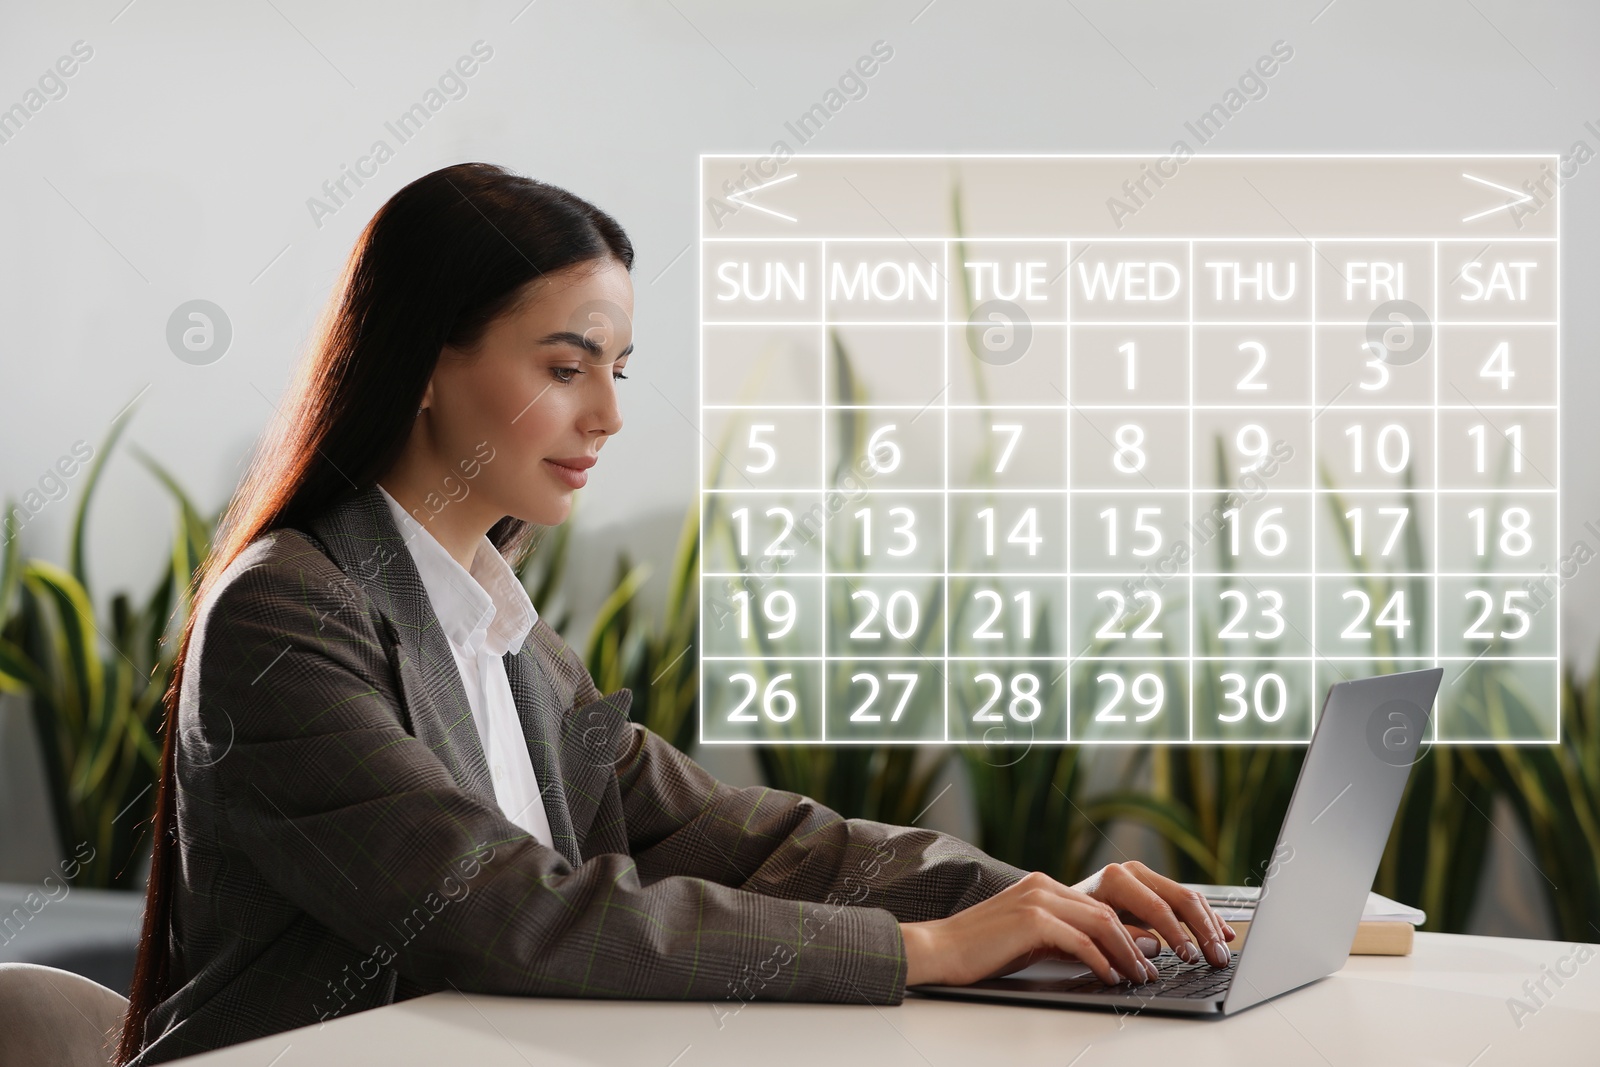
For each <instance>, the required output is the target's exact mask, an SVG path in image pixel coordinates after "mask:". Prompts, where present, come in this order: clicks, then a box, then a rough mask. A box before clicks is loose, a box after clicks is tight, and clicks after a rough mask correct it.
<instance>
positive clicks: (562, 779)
mask: <svg viewBox="0 0 1600 1067" xmlns="http://www.w3.org/2000/svg"><path fill="white" fill-rule="evenodd" d="M534 641H535V638H534V637H533V635H532V634H530V635H529V637H528V639H527V640H526V641H524V642H523V646H522V649H521V650H520V651H519V652H517V653H516V654H514V655H513V654H511V653H507V654H506V657H505V658H506V677H507V678H509V679H510V680H511V692H512V695H513V696H514V697H515V698H516V702H517V711H518V713H519V715H520V716H521V718H522V729H523V733H524V734H525V735H526V737H527V739H528V751H529V752H530V753H531V754H532V755H533V769H534V773H535V774H536V775H538V778H539V783H540V785H539V788H540V791H541V792H542V793H543V794H544V798H545V814H546V815H547V816H548V817H549V819H550V833H551V836H552V837H553V839H554V841H555V845H556V848H557V849H558V850H559V851H560V852H561V854H562V855H564V856H566V857H567V861H568V862H569V863H571V864H573V866H577V865H578V864H579V863H581V862H582V859H583V853H584V850H583V845H584V843H585V842H586V841H587V840H588V838H589V829H590V827H591V826H592V825H593V823H594V818H595V814H596V812H597V811H598V810H599V807H600V805H601V803H602V802H603V800H604V797H605V787H606V784H607V783H608V782H611V781H614V778H615V775H616V766H615V761H616V753H617V751H618V746H619V742H618V734H619V731H621V730H624V729H626V728H627V725H628V721H629V720H628V709H629V708H630V706H631V705H632V702H633V692H632V690H629V689H618V690H617V691H615V692H613V693H610V694H608V695H606V696H603V697H601V698H600V699H599V700H595V701H591V702H590V703H588V704H584V705H581V706H579V705H577V704H575V703H573V702H572V701H570V700H563V699H562V697H561V696H560V694H558V693H557V691H556V688H555V685H554V683H553V681H552V675H551V672H550V671H549V670H547V669H546V668H545V667H544V666H542V665H541V663H540V661H539V657H538V653H537V651H536V650H535V647H534Z"/></svg>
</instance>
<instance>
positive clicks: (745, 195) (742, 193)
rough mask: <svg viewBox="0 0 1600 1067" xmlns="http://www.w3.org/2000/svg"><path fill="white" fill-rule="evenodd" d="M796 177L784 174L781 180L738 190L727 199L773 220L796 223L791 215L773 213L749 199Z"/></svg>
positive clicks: (779, 212)
mask: <svg viewBox="0 0 1600 1067" xmlns="http://www.w3.org/2000/svg"><path fill="white" fill-rule="evenodd" d="M798 177H800V175H798V174H785V175H784V176H783V177H781V178H774V179H772V180H771V181H770V182H762V183H761V184H760V185H757V186H755V187H753V188H750V189H740V190H739V191H738V192H737V193H729V194H728V199H729V200H732V201H733V202H734V203H736V204H738V205H740V206H741V207H747V208H752V209H754V210H756V211H760V212H762V213H763V214H766V215H772V216H774V217H775V218H780V219H783V220H784V221H785V222H794V221H796V219H795V217H794V216H793V215H785V214H784V213H783V212H781V211H774V210H772V209H771V208H770V207H762V206H761V205H760V204H757V203H756V202H755V201H753V200H751V199H750V197H752V196H753V195H755V194H756V193H759V192H760V191H761V190H763V189H770V188H772V187H773V186H774V185H778V184H781V183H783V182H786V181H789V180H790V179H792V178H798Z"/></svg>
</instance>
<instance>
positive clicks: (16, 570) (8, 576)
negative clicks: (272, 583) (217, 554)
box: [0, 407, 214, 888]
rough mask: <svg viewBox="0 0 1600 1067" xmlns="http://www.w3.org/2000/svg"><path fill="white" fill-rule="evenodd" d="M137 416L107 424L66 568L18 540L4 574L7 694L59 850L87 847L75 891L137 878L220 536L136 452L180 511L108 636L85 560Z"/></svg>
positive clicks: (119, 606) (2, 654)
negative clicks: (210, 556)
mask: <svg viewBox="0 0 1600 1067" xmlns="http://www.w3.org/2000/svg"><path fill="white" fill-rule="evenodd" d="M132 410H133V409H132V408H131V407H130V408H129V409H128V411H127V412H124V414H123V415H122V416H120V417H119V418H118V419H117V420H116V421H115V422H113V423H112V425H111V427H110V429H109V430H108V432H107V435H106V439H105V441H104V442H102V444H101V447H100V449H99V451H98V453H97V454H96V456H95V458H94V460H93V462H92V463H91V465H90V468H89V471H88V473H87V474H86V475H85V479H84V483H83V487H82V491H81V494H80V496H79V499H78V504H77V508H76V511H75V514H74V518H73V524H72V541H71V546H70V569H62V568H60V567H57V566H56V565H54V564H51V563H47V562H44V561H42V560H29V561H27V562H21V561H20V558H19V552H18V549H17V546H16V542H15V540H14V539H13V540H12V541H11V542H10V543H9V544H8V545H7V548H6V556H5V563H4V574H3V576H0V609H3V608H4V607H5V606H6V605H8V604H9V603H10V601H11V598H12V596H13V594H16V595H17V597H18V600H17V608H16V612H15V614H14V615H12V616H10V617H9V618H5V621H4V624H3V626H0V685H4V686H5V687H6V688H9V689H13V690H24V691H26V692H27V694H28V699H29V702H30V704H31V709H32V712H33V715H34V721H35V725H36V727H37V732H38V736H39V741H40V745H41V748H42V750H43V755H44V764H45V772H46V778H47V781H48V783H49V788H50V805H51V808H52V811H53V814H54V817H55V825H56V832H57V836H58V840H59V842H60V845H61V848H62V851H63V853H64V854H67V855H73V854H81V850H82V848H83V846H84V845H88V846H89V847H91V848H92V849H93V850H94V851H93V858H92V859H89V860H88V861H87V862H86V863H84V865H83V873H82V874H81V875H80V876H79V882H78V884H80V885H85V886H92V887H101V888H127V887H131V886H134V885H136V884H137V883H138V881H139V879H140V878H141V877H142V871H141V869H140V866H139V863H138V861H139V858H140V856H141V855H142V854H143V850H142V848H141V846H142V844H143V832H142V830H141V829H140V827H141V826H142V825H143V824H144V822H145V821H146V819H147V818H148V815H149V813H150V810H151V806H152V804H153V802H154V790H153V786H154V783H155V777H156V774H157V772H158V770H159V767H160V747H159V744H158V742H157V740H156V733H157V730H158V728H159V724H160V721H161V714H162V713H161V710H160V709H161V696H162V694H163V693H164V692H165V691H166V689H167V685H168V683H169V681H170V680H171V676H172V668H173V656H172V652H171V648H172V643H171V642H170V641H169V640H168V637H169V635H170V634H171V633H172V632H173V630H174V628H175V627H177V626H181V625H182V623H183V621H184V620H185V619H186V618H187V614H188V609H189V604H188V596H189V590H190V584H191V582H192V580H193V577H194V573H195V570H196V569H197V568H198V566H199V564H200V561H201V560H203V559H204V558H205V554H206V552H207V550H208V546H209V544H210V538H211V533H212V530H213V528H214V520H207V519H205V518H203V517H202V516H201V515H200V513H199V512H198V511H197V510H196V509H195V507H194V505H193V504H192V503H191V502H190V500H189V499H188V497H187V496H186V495H185V494H184V493H183V491H182V490H181V489H180V488H179V487H178V485H177V483H176V481H175V480H174V479H173V478H172V477H171V475H170V474H168V473H167V472H166V471H165V470H164V469H163V468H162V467H161V466H160V464H158V463H157V462H156V461H155V460H153V459H152V458H150V457H149V456H147V455H145V454H143V453H142V452H140V453H138V456H139V459H140V461H141V462H142V463H143V464H144V465H145V466H146V467H147V468H148V469H149V470H150V471H151V473H152V474H154V475H155V476H156V478H157V479H158V480H159V481H160V482H161V483H162V485H163V486H164V487H165V488H166V489H167V491H168V492H169V493H171V494H172V496H173V497H174V499H175V500H176V501H177V503H178V519H179V529H178V535H177V537H176V538H175V539H174V541H173V545H172V550H171V552H170V553H169V556H168V559H167V562H166V567H165V571H164V573H163V574H162V576H161V579H160V580H159V581H158V582H157V583H156V586H155V588H154V589H153V590H152V591H151V593H150V595H149V597H148V598H147V599H146V600H145V602H144V603H143V604H142V605H135V604H134V603H133V602H132V600H131V599H130V598H129V597H128V596H127V595H126V594H124V593H117V594H115V595H114V596H113V597H112V600H111V608H110V617H109V619H107V620H104V622H105V625H104V627H103V628H102V625H101V620H99V619H98V618H97V613H96V610H95V607H94V597H93V594H92V592H91V585H90V582H89V577H88V569H87V565H86V562H85V539H86V533H87V526H88V514H89V506H90V503H91V502H92V500H93V498H94V491H95V488H96V486H97V485H98V484H99V480H100V476H101V473H102V471H103V470H104V467H105V463H106V461H107V459H108V458H109V457H110V455H111V453H112V451H113V450H114V448H115V447H116V443H117V440H118V438H120V436H121V434H122V431H123V429H124V428H125V427H126V426H127V420H128V418H129V417H130V415H131V413H132ZM9 510H10V509H9V505H8V508H7V511H8V513H9ZM0 617H4V612H3V610H0Z"/></svg>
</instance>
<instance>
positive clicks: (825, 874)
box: [618, 723, 1027, 922]
mask: <svg viewBox="0 0 1600 1067" xmlns="http://www.w3.org/2000/svg"><path fill="white" fill-rule="evenodd" d="M632 727H633V733H634V742H633V749H632V752H631V754H630V755H629V756H628V757H626V758H625V759H624V760H623V761H622V762H621V763H620V764H619V768H618V779H619V783H620V785H621V789H622V796H623V810H624V813H625V818H626V824H627V828H628V839H629V847H630V851H632V853H633V856H634V859H635V861H636V862H637V863H638V865H639V871H640V872H641V877H642V878H645V879H646V880H648V879H650V878H653V877H667V876H670V875H673V874H687V875H692V876H694V877H698V878H705V879H709V880H711V881H715V882H718V883H720V884H724V885H729V886H733V887H736V888H739V889H744V890H749V891H751V892H755V893H761V894H763V895H765V896H773V897H783V898H786V899H789V900H814V901H830V902H835V903H848V904H852V905H862V906H868V907H875V908H883V909H885V910H887V911H888V912H890V913H891V914H893V915H894V916H895V917H896V918H897V919H899V920H900V921H902V922H920V921H923V920H926V919H939V918H944V917H946V916H949V915H953V914H955V913H956V912H958V911H961V910H962V909H964V908H967V907H970V906H971V905H973V904H976V903H978V902H979V901H981V900H985V899H987V898H989V897H991V896H993V895H994V894H995V893H998V892H999V891H1000V890H1002V889H1004V888H1006V887H1007V886H1009V885H1011V884H1013V883H1015V882H1016V881H1017V880H1018V879H1020V878H1022V877H1023V875H1024V874H1026V873H1027V872H1025V871H1023V870H1022V869H1021V868H1018V867H1013V866H1012V865H1011V864H1009V863H1004V862H1002V861H1000V860H997V859H995V858H993V857H992V856H989V855H988V854H987V853H985V852H983V851H982V850H980V849H978V848H977V847H976V846H973V845H970V844H968V843H967V842H965V841H963V840H961V839H960V838H958V837H955V836H953V835H950V834H945V833H940V832H938V831H935V830H929V829H922V828H915V827H906V826H893V825H889V824H887V823H881V822H874V821H872V820H869V819H846V818H843V817H842V816H840V815H839V814H838V813H837V812H835V811H833V810H831V809H829V808H828V807H826V806H824V805H822V804H820V803H818V802H817V801H815V800H813V799H811V798H810V797H807V796H803V795H801V794H799V793H794V792H789V791H786V790H781V789H770V788H766V787H763V786H748V787H732V786H728V785H726V784H724V783H723V782H720V781H718V780H717V779H716V778H714V777H712V775H711V774H710V773H708V772H707V771H706V770H705V769H704V768H703V767H701V766H700V765H699V764H698V763H696V762H695V761H694V760H692V759H690V758H689V757H688V756H686V755H685V754H684V753H682V752H681V751H679V750H678V749H677V748H675V747H673V745H671V744H670V743H669V742H668V741H667V740H666V739H665V738H663V737H661V736H660V735H658V734H656V733H655V732H654V731H652V730H649V729H647V728H645V727H644V726H643V725H641V724H639V723H634V724H632Z"/></svg>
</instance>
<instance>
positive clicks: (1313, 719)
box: [1306, 241, 1332, 741]
mask: <svg viewBox="0 0 1600 1067" xmlns="http://www.w3.org/2000/svg"><path fill="white" fill-rule="evenodd" d="M1320 258H1321V253H1320V251H1319V250H1318V247H1317V242H1316V241H1312V242H1311V296H1310V300H1311V322H1312V327H1311V350H1310V353H1311V354H1310V359H1311V383H1312V384H1311V390H1312V395H1313V396H1315V395H1316V382H1317V327H1316V321H1317V260H1318V259H1320ZM1329 407H1330V408H1331V407H1332V405H1331V403H1330V405H1329ZM1326 410H1328V409H1324V411H1326ZM1321 414H1322V412H1318V414H1317V415H1312V416H1311V435H1310V436H1311V479H1312V481H1311V488H1312V495H1311V523H1310V527H1309V531H1308V537H1309V539H1310V542H1311V595H1310V601H1311V627H1310V628H1311V637H1310V641H1311V651H1312V652H1313V653H1316V652H1317V651H1318V649H1320V648H1321V646H1320V645H1318V644H1317V497H1316V488H1317V483H1316V478H1317V472H1318V471H1320V470H1321V469H1322V467H1321V466H1320V465H1319V464H1318V462H1317V433H1316V422H1317V418H1318V416H1319V415H1321ZM1306 701H1307V702H1308V704H1309V705H1310V706H1309V708H1308V709H1307V710H1308V714H1307V721H1308V722H1309V723H1310V727H1309V728H1308V730H1307V733H1306V739H1307V740H1308V741H1309V740H1310V739H1311V738H1312V737H1314V736H1316V732H1317V714H1318V712H1319V711H1320V710H1321V708H1320V707H1319V705H1318V704H1317V690H1316V687H1315V686H1312V687H1311V691H1310V692H1308V693H1307V694H1306Z"/></svg>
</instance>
